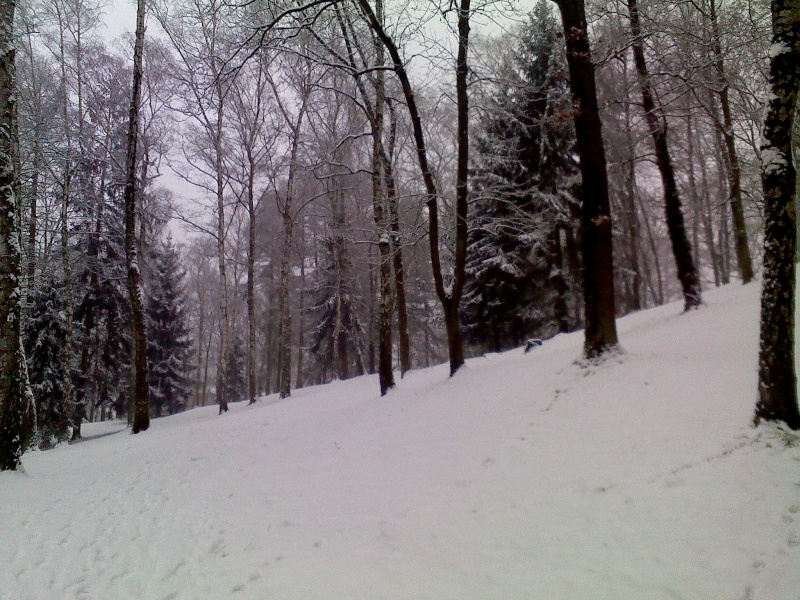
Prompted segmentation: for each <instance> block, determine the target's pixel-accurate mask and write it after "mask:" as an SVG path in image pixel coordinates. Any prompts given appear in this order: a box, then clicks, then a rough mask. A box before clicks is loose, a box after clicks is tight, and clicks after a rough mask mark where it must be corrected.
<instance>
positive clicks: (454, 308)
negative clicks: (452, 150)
mask: <svg viewBox="0 0 800 600" xmlns="http://www.w3.org/2000/svg"><path fill="white" fill-rule="evenodd" d="M357 3H358V6H359V8H360V9H361V11H362V12H363V14H364V16H365V18H366V20H367V23H368V24H369V26H370V27H371V28H372V30H373V31H374V32H375V35H376V36H377V37H378V39H379V40H380V42H381V43H382V44H383V45H384V46H385V48H386V50H387V52H388V53H389V58H390V60H391V63H392V69H393V70H394V72H395V74H396V75H397V78H398V79H399V81H400V86H401V88H402V90H403V96H404V97H405V100H406V107H407V109H408V113H409V117H410V119H411V124H412V130H413V134H414V142H415V145H416V153H417V161H418V163H419V168H420V171H421V172H422V180H423V183H424V184H425V192H426V196H427V197H426V203H425V204H426V207H427V211H428V242H429V245H430V257H431V270H432V272H433V280H434V286H435V289H436V295H437V297H438V298H439V301H440V302H441V304H442V309H443V312H444V322H445V329H446V331H447V345H448V353H449V357H450V375H451V376H452V375H455V373H456V371H458V369H459V368H461V366H462V365H463V364H464V345H463V334H462V331H461V319H460V314H459V305H460V302H461V296H462V292H463V289H464V279H465V272H466V259H467V231H468V227H467V199H468V176H469V171H468V167H469V95H468V92H467V83H468V81H467V78H468V77H467V76H468V73H469V70H468V64H467V59H468V53H469V34H470V16H471V14H472V9H471V1H470V0H460V2H459V4H458V6H457V8H456V16H457V23H456V29H457V32H458V51H457V56H456V61H455V67H456V69H455V71H456V73H455V80H456V116H457V121H458V124H457V128H458V134H457V150H456V155H457V159H456V160H457V166H456V194H455V196H456V202H455V204H456V210H455V213H456V215H455V217H456V225H455V240H454V243H455V248H454V249H453V276H452V280H451V281H450V282H448V283H446V282H445V277H444V271H443V269H442V261H441V248H440V239H439V238H440V234H439V200H440V198H439V196H440V194H439V189H438V186H437V184H436V179H435V177H434V173H433V169H432V167H431V164H430V162H429V158H428V146H427V144H426V141H425V134H424V129H423V120H422V116H421V113H420V111H419V107H418V105H417V100H416V97H415V95H414V88H413V86H412V84H411V80H410V78H409V76H408V71H407V69H406V63H405V61H404V60H403V58H402V56H401V55H400V50H399V48H398V46H397V43H396V42H395V40H394V39H393V38H392V37H391V36H390V35H389V34H388V33H387V30H386V28H385V27H384V25H383V23H382V19H381V18H379V17H378V14H377V11H376V10H373V8H372V6H371V5H370V3H369V2H368V1H367V0H357Z"/></svg>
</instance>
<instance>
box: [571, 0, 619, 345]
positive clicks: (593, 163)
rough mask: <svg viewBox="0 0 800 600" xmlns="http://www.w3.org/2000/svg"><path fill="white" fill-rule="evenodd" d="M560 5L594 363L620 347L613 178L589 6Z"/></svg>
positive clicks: (578, 0)
mask: <svg viewBox="0 0 800 600" xmlns="http://www.w3.org/2000/svg"><path fill="white" fill-rule="evenodd" d="M557 4H558V7H559V9H560V11H561V20H562V24H563V27H564V39H565V41H566V45H567V63H568V65H569V79H570V88H571V90H572V97H573V101H574V103H575V135H576V140H577V146H578V155H579V157H580V163H581V165H580V166H581V178H582V180H583V207H582V213H581V249H582V251H583V301H584V320H585V324H586V325H585V330H584V354H585V355H586V357H587V358H592V357H596V356H599V355H601V354H603V353H604V352H606V351H607V350H609V349H611V348H613V347H615V346H616V345H617V327H616V322H615V321H614V316H615V314H614V311H615V306H614V305H615V301H614V259H613V246H612V235H611V208H610V202H609V197H608V173H607V170H606V154H605V148H604V146H603V135H602V128H601V124H600V113H599V110H598V106H597V87H596V84H595V75H594V71H595V69H594V63H593V62H592V55H591V48H590V46H589V36H588V32H587V26H586V11H585V8H584V3H583V0H557Z"/></svg>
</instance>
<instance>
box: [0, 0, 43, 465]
mask: <svg viewBox="0 0 800 600" xmlns="http://www.w3.org/2000/svg"><path fill="white" fill-rule="evenodd" d="M14 8H15V3H14V2H13V0H3V1H2V2H0V471H6V470H15V469H16V468H17V467H18V466H19V459H20V456H22V453H23V452H25V449H26V448H27V446H28V443H29V442H30V440H31V437H32V436H33V434H34V432H35V429H36V412H35V411H36V409H35V405H34V402H33V396H32V394H31V391H30V386H29V385H28V374H27V367H26V364H25V351H24V348H23V346H22V339H21V335H20V334H21V332H20V317H21V308H22V307H21V300H22V295H21V294H20V293H19V285H20V281H21V280H22V269H21V262H20V259H21V256H20V242H21V236H20V234H21V223H20V221H19V219H20V216H21V210H20V204H19V133H18V129H17V119H16V87H15V86H16V81H15V76H16V73H15V66H14V60H15V54H16V50H15V48H14Z"/></svg>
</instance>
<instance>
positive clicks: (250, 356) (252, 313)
mask: <svg viewBox="0 0 800 600" xmlns="http://www.w3.org/2000/svg"><path fill="white" fill-rule="evenodd" d="M247 159H248V165H249V171H248V174H247V215H248V223H247V392H248V397H249V399H250V404H254V403H255V401H256V294H255V260H256V258H255V257H256V209H255V176H256V172H255V171H256V167H255V161H254V159H253V152H252V149H251V148H249V147H248V148H247Z"/></svg>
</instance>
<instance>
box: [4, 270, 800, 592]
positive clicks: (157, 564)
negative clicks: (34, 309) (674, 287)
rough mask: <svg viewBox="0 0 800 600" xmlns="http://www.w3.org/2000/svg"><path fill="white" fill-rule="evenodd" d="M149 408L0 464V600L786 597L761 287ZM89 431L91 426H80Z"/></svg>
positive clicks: (790, 582) (781, 437)
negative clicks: (584, 333) (401, 370)
mask: <svg viewBox="0 0 800 600" xmlns="http://www.w3.org/2000/svg"><path fill="white" fill-rule="evenodd" d="M705 300H706V305H704V306H703V307H702V308H701V309H700V310H699V311H695V312H692V313H689V314H685V315H684V314H681V306H680V305H679V304H672V305H668V306H664V307H661V308H658V309H654V310H650V311H646V312H642V313H638V314H636V315H632V316H629V317H627V318H624V319H621V320H620V322H619V326H620V334H621V339H622V341H623V347H624V351H623V352H622V353H620V354H619V355H617V356H614V357H612V358H610V359H608V360H606V361H605V362H603V363H601V364H591V363H585V362H582V361H576V360H575V359H576V357H577V356H579V353H580V348H581V343H582V338H581V334H580V333H577V334H572V335H563V336H559V337H557V338H554V339H553V340H550V341H549V342H547V343H545V344H544V345H543V346H541V347H539V348H536V349H535V350H534V351H532V352H531V353H529V354H527V355H526V354H523V353H522V351H521V350H515V351H512V352H508V353H504V354H500V355H490V356H487V357H485V358H481V359H475V360H472V361H469V362H468V364H467V366H466V368H465V369H464V370H463V372H459V374H458V375H457V376H456V377H455V378H453V379H448V378H447V370H446V369H447V368H446V366H440V367H435V368H431V369H427V370H422V371H416V372H412V373H409V374H408V375H407V376H406V378H404V379H403V380H402V382H400V385H399V389H397V390H395V391H393V392H391V393H390V394H389V395H388V396H386V397H384V398H381V397H380V396H379V395H378V393H377V388H378V385H377V381H376V379H375V378H374V377H362V378H358V379H354V380H350V381H346V382H335V383H333V384H330V385H326V386H320V387H316V388H308V389H304V390H299V391H297V392H296V393H295V396H294V397H292V398H291V399H288V400H285V401H278V400H277V399H276V398H275V397H269V398H266V399H262V400H261V402H259V403H258V404H257V405H255V406H252V407H248V406H245V405H243V404H239V405H233V406H232V410H231V413H229V414H228V415H224V416H222V417H217V416H216V410H215V409H214V407H207V408H202V409H196V410H193V411H190V412H188V413H184V414H181V415H177V416H175V417H169V418H164V419H159V420H157V421H154V423H153V427H152V429H151V430H149V431H148V432H146V433H144V434H140V435H137V436H132V435H129V434H128V433H127V432H125V431H121V432H119V433H113V431H114V429H113V428H120V427H121V426H120V425H118V424H114V425H111V426H109V425H108V424H98V425H95V426H93V427H95V429H94V433H96V434H103V433H107V434H108V433H110V435H105V436H104V437H97V438H95V439H92V440H89V441H87V442H86V443H83V444H78V445H74V446H68V447H61V448H57V449H55V450H52V451H48V452H38V453H30V454H28V455H26V456H25V457H24V464H25V468H26V473H25V474H19V473H3V474H0V506H2V507H3V509H2V511H0V540H2V541H1V542H0V564H2V565H3V569H2V571H1V572H0V598H8V599H9V600H11V599H13V600H25V599H30V600H47V599H51V598H52V599H62V598H76V599H78V598H88V599H98V600H100V599H110V598H113V599H128V598H130V599H139V598H144V599H151V598H152V599H159V600H160V599H164V600H167V599H174V600H178V599H181V600H184V599H185V600H191V599H198V600H201V599H212V598H213V599H220V598H243V599H244V598H248V599H254V600H256V599H257V600H264V599H273V598H274V599H281V600H285V599H303V600H306V599H309V600H310V599H331V600H334V599H335V600H344V599H347V600H358V599H364V600H367V599H369V600H374V599H383V598H385V599H415V600H418V599H419V600H421V599H431V600H433V599H437V600H440V599H454V600H455V599H458V600H464V599H476V600H478V599H479V600H489V599H504V600H510V599H511V600H514V599H519V600H522V599H542V600H557V599H575V600H587V599H591V600H602V599H609V600H610V599H614V600H623V599H631V600H633V599H636V600H642V599H662V598H664V599H667V598H685V599H687V600H689V599H691V600H703V599H707V600H727V599H730V600H742V599H749V600H797V599H798V597H799V595H800V568H799V567H800V447H798V445H797V444H795V443H794V442H795V440H794V438H793V437H792V436H791V435H789V434H786V433H784V432H782V431H781V430H779V429H778V428H775V427H773V426H762V427H759V428H753V427H752V426H751V425H750V419H751V414H752V408H753V402H754V398H755V395H756V394H755V386H756V370H755V365H756V355H757V351H756V346H757V311H758V289H757V287H756V286H753V285H750V286H745V287H734V286H729V287H727V288H723V289H720V290H715V291H711V292H708V293H706V295H705ZM90 430H91V427H87V431H90Z"/></svg>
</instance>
